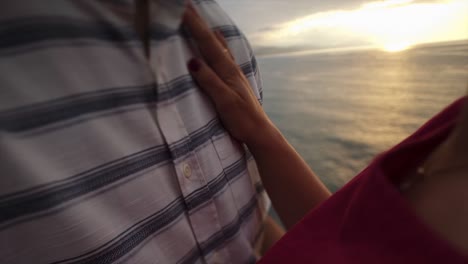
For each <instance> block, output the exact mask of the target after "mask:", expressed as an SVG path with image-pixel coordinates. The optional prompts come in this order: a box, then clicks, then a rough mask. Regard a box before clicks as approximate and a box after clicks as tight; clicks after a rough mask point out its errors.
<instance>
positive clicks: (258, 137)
mask: <svg viewBox="0 0 468 264" xmlns="http://www.w3.org/2000/svg"><path fill="white" fill-rule="evenodd" d="M285 140H286V139H285V138H284V137H283V135H282V134H281V132H280V131H279V129H278V128H277V127H276V126H275V125H274V124H272V123H271V122H268V123H267V124H265V125H262V126H259V127H258V128H257V129H256V131H255V137H252V138H251V139H249V140H248V141H246V142H245V144H246V145H247V147H248V148H249V150H250V152H252V154H253V155H254V156H255V154H256V153H261V152H265V151H273V150H274V148H275V147H276V146H278V145H279V144H280V143H281V142H283V141H285Z"/></svg>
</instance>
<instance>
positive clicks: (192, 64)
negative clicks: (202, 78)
mask: <svg viewBox="0 0 468 264" xmlns="http://www.w3.org/2000/svg"><path fill="white" fill-rule="evenodd" d="M200 67H201V63H200V61H198V59H195V58H193V59H191V60H190V61H189V63H188V68H189V70H190V71H191V72H197V71H198V70H200Z"/></svg>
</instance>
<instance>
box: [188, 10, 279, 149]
mask: <svg viewBox="0 0 468 264" xmlns="http://www.w3.org/2000/svg"><path fill="white" fill-rule="evenodd" d="M184 24H185V26H187V28H188V29H189V31H190V33H191V35H192V36H193V38H194V39H195V41H196V43H197V44H198V48H199V50H200V52H201V54H202V55H203V59H204V60H202V59H197V58H194V59H192V60H191V61H190V62H189V64H188V68H189V70H190V72H191V74H192V76H193V78H194V79H195V80H196V81H197V83H198V84H199V86H200V88H201V89H203V90H204V91H205V92H206V94H207V95H208V96H209V97H210V98H211V99H212V100H213V102H214V104H215V107H216V109H217V111H218V113H219V115H220V118H221V120H222V122H223V124H224V126H225V127H226V129H227V130H228V131H229V132H230V133H231V135H232V136H233V137H234V138H236V139H237V140H239V141H241V142H244V143H246V145H247V146H252V145H259V144H262V142H265V143H266V142H267V141H268V140H267V139H266V137H267V136H268V135H270V134H272V133H273V134H276V133H275V131H277V130H276V128H275V127H274V125H273V124H272V123H271V121H270V120H269V118H268V117H267V115H266V114H265V112H264V111H263V109H262V107H261V105H260V103H259V102H258V100H257V97H256V96H255V94H254V93H253V91H252V88H251V87H250V84H249V82H248V80H247V79H246V77H245V76H244V74H243V73H242V71H241V70H240V68H239V67H238V66H237V64H236V63H235V61H234V58H233V56H232V54H231V53H230V52H229V50H228V47H227V44H226V42H225V40H224V38H223V36H222V35H221V34H220V33H219V32H216V33H214V32H212V31H211V30H210V28H209V27H208V25H207V24H206V23H205V22H204V21H203V19H202V18H201V17H200V16H199V15H198V14H197V12H196V11H195V9H194V8H193V7H192V6H191V5H189V7H188V8H187V11H186V12H185V15H184Z"/></svg>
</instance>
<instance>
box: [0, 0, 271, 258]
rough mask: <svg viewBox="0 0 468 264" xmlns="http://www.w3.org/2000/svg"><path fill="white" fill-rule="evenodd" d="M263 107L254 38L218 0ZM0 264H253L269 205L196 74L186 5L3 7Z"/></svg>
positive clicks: (213, 19)
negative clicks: (143, 23)
mask: <svg viewBox="0 0 468 264" xmlns="http://www.w3.org/2000/svg"><path fill="white" fill-rule="evenodd" d="M195 6H196V8H197V9H198V10H199V12H200V14H201V15H202V16H204V17H205V19H206V20H207V22H208V23H209V24H210V25H211V26H212V27H213V28H216V29H219V30H220V31H221V32H222V33H223V35H224V36H225V38H226V40H227V41H228V44H229V47H230V49H231V51H232V53H233V54H234V56H235V58H236V61H237V62H238V64H239V65H240V67H241V68H242V70H243V71H244V73H245V75H246V76H247V78H248V79H249V81H250V83H251V85H252V87H253V89H254V91H255V93H256V94H257V96H258V98H259V100H261V82H260V78H259V73H258V70H257V65H256V62H255V58H254V57H253V54H252V51H251V49H250V47H249V44H248V43H247V41H246V40H245V38H244V36H243V35H242V34H241V33H240V32H239V30H238V29H237V28H236V27H235V26H234V24H233V23H232V21H231V20H230V19H229V18H228V17H227V16H226V15H225V14H224V12H223V11H222V10H221V9H220V7H219V6H218V5H217V4H216V3H215V2H214V1H212V0H198V1H195ZM0 7H1V8H0V169H1V176H0V263H8V264H10V263H103V264H104V263H249V262H254V261H255V249H254V248H255V246H254V244H255V243H256V241H258V240H260V239H259V237H261V230H262V224H263V219H264V217H265V214H266V211H267V208H268V206H269V201H268V198H267V197H266V194H265V192H264V191H263V188H262V185H261V182H260V179H259V177H258V172H257V169H256V166H255V163H254V161H253V159H252V157H251V156H250V155H249V154H248V152H246V151H245V149H244V148H243V147H242V146H241V145H239V144H238V143H237V142H236V141H234V140H233V139H232V138H231V137H230V136H229V134H228V133H227V132H226V131H225V130H224V128H223V127H222V125H221V124H220V121H219V119H218V117H217V115H216V112H215V110H214V108H213V105H212V104H211V103H210V101H209V100H208V99H207V98H206V96H205V95H204V94H203V93H202V92H201V91H200V90H199V89H198V88H197V86H196V84H195V83H194V82H193V80H192V78H191V77H190V75H189V73H188V71H187V69H186V63H187V61H188V60H190V59H191V58H192V57H193V56H195V55H194V54H193V48H191V47H190V44H189V43H190V38H189V36H188V34H185V33H184V30H183V29H181V28H180V21H181V15H182V12H183V10H184V3H183V1H180V0H178V1H175V0H158V1H157V0H153V1H151V12H150V15H151V22H150V58H149V59H146V58H145V54H144V49H143V45H142V42H141V41H140V38H139V35H138V34H137V32H136V31H135V29H134V26H133V19H134V16H135V14H134V8H133V7H134V5H133V2H132V1H131V0H128V1H126V0H124V1H122V0H121V1H115V0H114V1H111V0H100V1H97V0H44V1H37V0H15V1H2V2H1V5H0Z"/></svg>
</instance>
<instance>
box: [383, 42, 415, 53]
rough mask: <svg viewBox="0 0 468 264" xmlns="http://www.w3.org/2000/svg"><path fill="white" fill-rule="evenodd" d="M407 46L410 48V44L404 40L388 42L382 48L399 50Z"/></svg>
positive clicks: (387, 50) (392, 50)
mask: <svg viewBox="0 0 468 264" xmlns="http://www.w3.org/2000/svg"><path fill="white" fill-rule="evenodd" d="M409 48H411V44H409V43H406V42H394V43H388V44H385V45H384V46H383V50H384V51H386V52H400V51H404V50H407V49H409Z"/></svg>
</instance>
